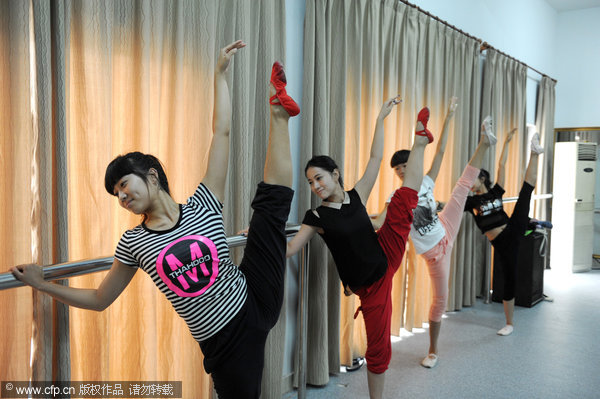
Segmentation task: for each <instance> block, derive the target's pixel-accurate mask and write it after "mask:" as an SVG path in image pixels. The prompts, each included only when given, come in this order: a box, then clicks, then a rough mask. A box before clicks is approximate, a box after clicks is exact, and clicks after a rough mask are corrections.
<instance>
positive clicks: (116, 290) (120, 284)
mask: <svg viewBox="0 0 600 399" xmlns="http://www.w3.org/2000/svg"><path fill="white" fill-rule="evenodd" d="M136 271H137V268H133V267H129V266H127V265H125V264H124V263H121V262H120V261H118V260H117V259H115V260H114V262H113V264H112V267H111V268H110V271H109V272H108V274H107V275H106V277H104V280H102V282H101V283H100V286H99V287H98V288H96V289H85V288H73V287H68V286H65V285H59V284H54V283H52V282H50V281H46V280H44V271H43V268H42V267H41V266H37V265H20V266H15V267H13V268H12V269H11V272H12V274H13V275H14V276H15V278H16V279H17V280H20V281H22V282H23V283H24V284H26V285H29V286H31V287H33V288H35V289H37V290H39V291H42V292H45V293H46V294H48V295H50V296H51V297H53V298H54V299H57V300H59V301H60V302H63V303H65V304H67V305H69V306H75V307H78V308H82V309H91V310H97V311H101V310H104V309H106V308H107V307H108V306H109V305H110V304H111V303H113V302H114V300H115V299H117V297H118V296H119V295H120V294H121V292H123V290H124V289H125V287H127V285H128V284H129V282H130V281H131V279H132V278H133V276H134V274H135V272H136Z"/></svg>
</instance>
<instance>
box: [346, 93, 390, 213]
mask: <svg viewBox="0 0 600 399" xmlns="http://www.w3.org/2000/svg"><path fill="white" fill-rule="evenodd" d="M399 102H400V99H399V98H398V97H394V98H392V99H390V100H387V101H386V102H385V103H383V105H382V106H381V111H379V115H378V116H377V123H376V124H375V133H374V134H373V142H372V143H371V156H370V157H369V162H368V163H367V168H366V169H365V173H364V174H363V175H362V177H361V178H360V180H359V181H357V182H356V185H355V186H354V189H355V190H356V192H357V193H358V195H359V196H360V200H361V201H362V202H363V204H366V203H367V199H368V198H369V195H370V194H371V190H372V189H373V185H374V184H375V180H377V175H378V174H379V167H380V166H381V160H382V159H383V141H384V136H383V121H384V120H385V118H386V117H387V116H388V115H389V114H390V112H391V111H392V108H393V107H394V105H396V104H398V103H399Z"/></svg>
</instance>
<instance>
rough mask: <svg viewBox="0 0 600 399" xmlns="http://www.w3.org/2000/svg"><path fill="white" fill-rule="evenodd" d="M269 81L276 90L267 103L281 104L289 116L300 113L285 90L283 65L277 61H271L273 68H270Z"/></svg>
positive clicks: (285, 82) (285, 80)
mask: <svg viewBox="0 0 600 399" xmlns="http://www.w3.org/2000/svg"><path fill="white" fill-rule="evenodd" d="M271 83H272V84H273V87H275V91H276V92H275V95H273V96H272V97H271V98H270V99H269V104H271V105H281V106H282V107H283V109H285V110H286V111H287V113H288V114H289V115H290V116H296V115H298V114H299V113H300V107H299V106H298V104H296V102H295V101H294V100H293V99H292V97H290V96H289V95H288V94H287V92H286V91H285V85H286V84H287V79H286V78H285V72H284V71H283V65H281V63H280V62H278V61H275V62H274V63H273V69H271Z"/></svg>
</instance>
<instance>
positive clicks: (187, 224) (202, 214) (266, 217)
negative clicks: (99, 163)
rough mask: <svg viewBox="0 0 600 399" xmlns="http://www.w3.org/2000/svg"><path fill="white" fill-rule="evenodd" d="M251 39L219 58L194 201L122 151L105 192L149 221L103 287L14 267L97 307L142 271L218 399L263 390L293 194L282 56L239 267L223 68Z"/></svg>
mask: <svg viewBox="0 0 600 399" xmlns="http://www.w3.org/2000/svg"><path fill="white" fill-rule="evenodd" d="M244 46H245V44H244V43H243V42H241V41H236V42H234V43H232V44H230V45H229V46H227V47H225V48H223V49H222V50H221V52H220V55H219V57H218V60H217V65H216V70H215V107H214V114H213V130H214V137H213V139H212V144H211V147H210V153H209V162H208V168H207V171H206V175H205V176H204V179H203V181H202V182H201V183H200V184H199V185H198V187H197V188H196V191H195V193H194V194H193V195H192V196H191V197H190V198H189V199H188V200H187V203H185V204H178V203H176V202H175V201H174V200H173V198H172V197H171V196H170V194H169V185H168V182H167V177H166V175H165V172H164V171H163V168H162V166H161V164H160V162H159V161H158V159H156V158H155V157H154V156H152V155H146V154H142V153H139V152H133V153H129V154H126V155H122V156H118V157H117V158H115V159H114V160H113V161H112V162H111V163H110V164H109V165H108V167H107V169H106V176H105V187H106V190H107V191H108V193H109V194H111V195H114V196H116V197H117V198H118V200H119V204H120V205H121V206H122V207H123V208H125V209H127V210H128V211H129V212H132V213H134V214H136V215H142V216H143V221H142V223H141V224H140V225H138V226H137V227H135V228H133V229H131V230H127V231H126V232H125V233H124V234H123V236H122V237H121V240H120V241H119V243H118V245H117V248H116V250H115V260H114V262H113V265H112V267H111V269H110V271H109V272H108V274H107V275H106V277H105V278H104V280H103V281H102V283H101V284H100V286H99V287H98V288H97V289H78V288H70V287H66V286H62V285H56V284H53V283H50V282H47V281H44V279H43V272H42V269H41V267H38V266H35V265H22V266H17V267H14V268H13V269H12V272H13V274H14V275H15V277H16V278H18V279H19V280H21V281H23V282H24V283H25V284H28V285H31V286H32V287H34V288H36V289H38V290H40V291H43V292H46V293H48V294H50V295H51V296H52V297H54V298H56V299H58V300H59V301H61V302H64V303H66V304H68V305H71V306H76V307H80V308H85V309H92V310H98V311H100V310H104V309H105V308H106V307H108V306H109V305H110V304H111V303H112V302H113V301H114V300H115V299H116V298H117V297H118V296H119V295H120V294H121V292H123V290H124V289H125V287H126V286H127V285H128V284H129V282H130V281H131V279H132V278H133V276H134V274H135V272H136V271H137V269H138V268H141V269H143V270H144V271H145V272H146V273H148V274H149V275H150V277H151V278H152V280H153V281H154V283H155V284H156V286H157V287H158V288H159V289H160V290H161V291H162V292H163V294H165V296H166V297H167V298H168V299H169V301H170V302H171V304H172V305H173V307H174V308H175V310H176V311H177V313H178V314H179V315H180V316H181V317H182V318H183V319H184V320H185V321H186V323H187V325H188V327H189V329H190V332H191V334H192V336H193V337H194V338H195V339H196V340H197V341H198V342H199V344H200V348H201V349H202V352H203V353H204V368H205V370H206V372H207V373H210V374H212V379H213V382H214V387H215V389H216V391H217V393H218V395H219V398H221V399H223V398H235V399H238V398H258V397H259V395H260V384H261V377H262V370H263V359H264V346H265V340H266V338H267V334H268V333H269V330H270V329H271V328H272V327H273V326H274V325H275V323H276V321H277V319H278V316H279V311H280V309H281V304H282V298H283V275H284V268H285V251H286V236H285V223H286V221H287V218H288V213H289V209H290V203H291V200H292V195H293V192H292V190H291V188H290V186H291V184H292V167H291V161H290V147H289V137H288V119H289V117H290V115H295V114H297V113H298V112H299V109H298V106H297V105H296V104H295V103H294V102H293V100H291V99H290V98H289V96H287V94H286V92H285V83H286V81H285V74H284V72H283V69H282V67H281V64H279V63H275V64H274V65H273V71H272V75H271V83H272V86H273V87H272V88H271V92H272V94H273V97H272V98H271V104H274V105H271V122H270V132H269V145H268V152H267V159H266V162H265V170H264V182H261V183H259V184H258V189H257V191H256V195H255V197H254V200H253V202H252V208H253V209H254V213H253V216H252V219H251V221H250V228H249V234H248V243H247V245H246V249H245V252H244V258H243V259H242V262H241V264H240V267H239V268H238V267H237V266H235V265H234V264H233V263H232V262H231V260H230V259H229V248H228V247H227V242H226V237H225V228H224V224H223V213H222V208H223V204H222V201H223V198H224V196H225V179H226V176H227V165H228V158H229V130H230V125H231V105H230V100H229V89H228V87H227V82H226V78H225V73H226V70H227V67H228V65H229V63H230V60H231V57H232V56H233V55H234V54H235V53H236V51H237V50H238V49H241V48H242V47H244Z"/></svg>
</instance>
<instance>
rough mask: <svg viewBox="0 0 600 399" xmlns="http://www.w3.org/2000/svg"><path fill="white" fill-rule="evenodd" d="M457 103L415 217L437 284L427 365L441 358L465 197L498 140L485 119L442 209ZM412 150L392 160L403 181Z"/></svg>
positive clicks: (419, 243) (414, 233)
mask: <svg viewBox="0 0 600 399" xmlns="http://www.w3.org/2000/svg"><path fill="white" fill-rule="evenodd" d="M456 106H457V98H456V97H452V98H451V100H450V105H449V107H448V112H447V114H446V119H445V120H444V127H443V129H442V134H441V135H440V138H439V140H438V145H437V149H436V153H435V156H434V158H433V161H432V163H431V168H430V169H429V172H427V174H426V175H425V177H423V182H422V183H421V188H420V190H419V203H418V204H417V207H416V209H415V210H414V211H413V214H414V221H413V224H412V226H411V229H410V237H411V239H412V243H413V245H414V247H415V250H416V253H417V254H420V255H421V256H422V257H423V259H424V260H425V262H427V271H428V272H429V277H430V279H431V286H432V288H433V300H432V303H431V307H430V308H429V354H428V355H427V356H426V357H425V358H424V359H423V360H422V361H421V365H422V366H423V367H427V368H432V367H435V365H436V364H437V361H438V346H437V343H438V337H439V335H440V328H441V326H442V315H443V314H444V312H445V311H446V304H447V303H448V278H449V274H450V258H451V255H452V247H453V245H454V240H455V239H456V236H457V234H458V229H459V228H460V222H461V220H462V215H463V209H464V206H465V201H466V199H467V195H468V194H469V191H470V189H471V187H472V186H473V184H474V183H475V180H477V177H478V176H479V168H481V164H482V162H483V157H484V156H485V153H486V151H487V149H488V148H489V146H490V145H492V144H494V143H495V142H496V138H495V137H494V135H493V134H492V131H491V126H490V125H489V123H484V124H483V125H482V126H481V139H480V141H479V145H478V146H477V149H476V150H475V154H473V157H472V158H471V160H470V161H469V164H468V165H467V167H466V168H465V170H464V171H463V173H462V176H461V177H460V178H459V179H458V181H457V182H456V186H454V190H452V194H451V195H450V199H449V200H448V202H447V203H446V205H445V206H444V208H443V210H442V211H441V212H439V213H438V206H437V203H436V201H435V198H434V197H433V189H434V187H435V180H436V178H437V176H438V173H439V171H440V166H441V165H442V159H443V158H444V152H445V149H446V143H447V142H448V129H449V125H450V121H451V120H452V117H453V116H454V111H455V110H456ZM409 154H410V151H408V150H401V151H397V152H396V153H395V154H394V155H393V156H392V160H391V162H390V165H391V167H392V168H393V169H394V171H395V173H396V175H397V176H398V177H399V178H400V180H402V181H404V173H405V169H406V160H407V159H408V156H409ZM388 205H389V200H388V203H387V204H386V207H385V208H384V210H383V211H382V212H381V214H380V216H379V217H378V218H377V219H376V222H375V223H374V224H375V225H377V223H379V221H380V220H381V219H382V216H383V217H385V214H386V212H387V208H388Z"/></svg>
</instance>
